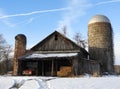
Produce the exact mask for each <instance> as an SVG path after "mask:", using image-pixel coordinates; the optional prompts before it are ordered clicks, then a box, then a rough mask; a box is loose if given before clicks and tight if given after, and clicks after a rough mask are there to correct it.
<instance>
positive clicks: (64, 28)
mask: <svg viewBox="0 0 120 89" xmlns="http://www.w3.org/2000/svg"><path fill="white" fill-rule="evenodd" d="M62 30H63V34H64V35H65V36H66V35H67V27H66V26H63V28H62Z"/></svg>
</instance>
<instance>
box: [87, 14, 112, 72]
mask: <svg viewBox="0 0 120 89" xmlns="http://www.w3.org/2000/svg"><path fill="white" fill-rule="evenodd" d="M88 45H89V53H90V59H93V60H96V61H98V62H99V63H100V70H101V73H103V72H108V73H113V71H114V68H113V64H114V52H113V30H112V27H111V23H110V20H109V19H108V18H107V17H106V16H104V15H95V16H93V17H92V18H91V19H90V21H89V23H88Z"/></svg>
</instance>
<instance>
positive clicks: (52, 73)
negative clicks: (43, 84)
mask: <svg viewBox="0 0 120 89" xmlns="http://www.w3.org/2000/svg"><path fill="white" fill-rule="evenodd" d="M53 75H54V60H53V59H52V67H51V76H53Z"/></svg>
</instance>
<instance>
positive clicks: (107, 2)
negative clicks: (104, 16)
mask: <svg viewBox="0 0 120 89" xmlns="http://www.w3.org/2000/svg"><path fill="white" fill-rule="evenodd" d="M115 2H120V0H110V1H104V2H98V3H96V4H95V5H104V4H110V3H115Z"/></svg>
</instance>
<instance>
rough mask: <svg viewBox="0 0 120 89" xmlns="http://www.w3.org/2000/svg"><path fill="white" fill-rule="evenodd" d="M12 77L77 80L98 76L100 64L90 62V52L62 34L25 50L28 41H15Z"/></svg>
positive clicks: (52, 36) (18, 37)
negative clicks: (77, 78) (62, 77)
mask: <svg viewBox="0 0 120 89" xmlns="http://www.w3.org/2000/svg"><path fill="white" fill-rule="evenodd" d="M15 39H16V42H15V56H14V69H13V75H35V76H78V75H82V74H85V73H89V74H93V75H95V76H96V75H98V74H99V71H100V68H99V63H97V62H96V61H95V60H90V59H88V56H89V54H88V52H87V51H86V50H85V49H84V48H82V47H80V46H78V45H77V44H76V43H74V42H73V41H71V40H70V39H68V38H67V37H65V36H64V35H62V34H61V33H59V32H58V31H55V32H53V33H52V34H50V35H49V36H47V37H46V38H45V39H43V40H42V41H41V42H39V43H38V44H36V45H35V46H33V47H32V48H31V49H30V50H26V37H25V36H24V35H22V34H19V35H17V36H16V37H15Z"/></svg>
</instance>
